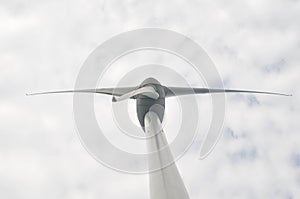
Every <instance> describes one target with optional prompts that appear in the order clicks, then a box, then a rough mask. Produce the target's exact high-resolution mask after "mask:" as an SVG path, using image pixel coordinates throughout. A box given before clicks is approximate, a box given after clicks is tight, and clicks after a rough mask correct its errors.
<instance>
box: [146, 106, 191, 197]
mask: <svg viewBox="0 0 300 199" xmlns="http://www.w3.org/2000/svg"><path fill="white" fill-rule="evenodd" d="M145 131H146V133H147V134H148V136H150V135H152V137H151V138H149V139H147V149H148V151H149V152H153V151H158V153H156V154H152V155H149V158H148V165H149V168H150V169H151V168H160V167H163V166H164V165H165V164H166V163H167V162H170V161H171V160H173V155H172V152H171V150H170V148H169V146H168V142H167V139H166V137H165V134H164V132H163V130H162V125H161V122H160V120H159V117H158V116H157V114H156V113H154V112H148V113H147V114H146V116H145ZM160 149H163V150H160ZM171 162H172V161H171ZM149 186H150V198H151V199H189V195H188V192H187V190H186V187H185V185H184V183H183V181H182V178H181V176H180V174H179V172H178V169H177V167H176V164H175V163H173V164H171V165H170V166H167V167H165V168H163V169H159V170H157V171H154V172H151V173H150V174H149Z"/></svg>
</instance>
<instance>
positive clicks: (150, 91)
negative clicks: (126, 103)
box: [112, 86, 159, 102]
mask: <svg viewBox="0 0 300 199" xmlns="http://www.w3.org/2000/svg"><path fill="white" fill-rule="evenodd" d="M136 95H145V96H147V97H150V98H152V99H158V97H159V94H158V93H157V92H156V91H155V89H154V88H153V87H152V86H145V87H141V88H138V89H135V90H133V91H131V92H128V93H126V94H124V95H122V96H120V97H118V98H116V97H113V99H112V101H113V102H119V101H122V100H126V99H129V98H132V97H134V96H136Z"/></svg>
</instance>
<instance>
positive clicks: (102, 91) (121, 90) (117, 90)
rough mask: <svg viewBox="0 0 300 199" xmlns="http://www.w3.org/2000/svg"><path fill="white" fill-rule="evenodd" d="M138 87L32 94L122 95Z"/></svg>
mask: <svg viewBox="0 0 300 199" xmlns="http://www.w3.org/2000/svg"><path fill="white" fill-rule="evenodd" d="M134 89H136V87H121V88H96V89H79V90H64V91H50V92H39V93H30V94H26V95H27V96H30V95H45V94H59V93H97V94H107V95H114V96H122V95H124V94H125V93H128V92H130V91H133V90H134Z"/></svg>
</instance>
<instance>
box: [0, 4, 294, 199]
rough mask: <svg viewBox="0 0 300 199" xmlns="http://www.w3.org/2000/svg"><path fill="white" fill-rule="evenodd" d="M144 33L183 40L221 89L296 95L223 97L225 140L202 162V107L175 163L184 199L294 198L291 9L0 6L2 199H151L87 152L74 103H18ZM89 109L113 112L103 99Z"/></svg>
mask: <svg viewBox="0 0 300 199" xmlns="http://www.w3.org/2000/svg"><path fill="white" fill-rule="evenodd" d="M143 27H158V28H166V29H170V30H174V31H177V32H179V33H182V34H184V35H186V36H188V37H190V38H192V39H193V40H194V41H196V42H197V43H198V44H199V45H200V46H202V47H203V48H204V49H205V50H206V52H207V53H208V55H209V56H210V57H211V59H212V60H213V61H214V63H215V65H216V67H217V69H218V71H219V72H220V74H221V76H222V78H223V81H224V85H225V87H230V88H244V89H256V90H268V91H278V92H285V93H292V94H293V97H271V96H254V95H227V103H226V121H225V124H224V128H223V136H222V138H221V139H220V141H219V143H218V145H217V146H216V148H215V150H214V151H213V153H212V154H210V156H209V157H208V158H206V159H205V160H198V157H199V149H200V144H201V143H200V142H201V136H203V134H204V133H205V132H204V131H205V128H207V126H209V115H210V114H209V112H210V111H211V110H210V109H209V108H207V107H209V102H210V101H209V99H210V98H209V97H202V96H199V99H198V100H199V102H200V104H201V105H200V106H199V107H200V108H199V110H201V111H202V112H201V114H200V118H201V119H202V124H203V126H204V127H205V128H203V129H204V131H203V132H199V135H200V139H199V140H197V141H196V143H195V144H194V145H193V146H192V147H191V149H190V150H189V151H188V152H187V153H186V155H185V156H184V157H183V158H181V159H180V160H179V161H178V162H177V163H178V167H179V170H180V173H181V174H182V177H183V180H184V182H185V184H186V186H187V189H188V191H189V193H190V196H191V198H192V199H196V198H210V199H217V198H228V199H229V198H230V199H232V198H238V199H241V198H272V199H277V198H278V199H292V198H293V199H295V198H300V131H299V129H300V124H299V120H300V103H299V101H300V92H299V90H300V78H299V74H300V37H299V35H300V1H299V0H251V1H250V0H249V1H232V0H226V1H225V0H217V1H213V2H212V1H209V0H204V1H196V0H189V1H183V0H164V1H138V0H130V1H129V0H123V1H116V0H109V1H104V0H100V1H94V0H93V1H84V0H72V1H71V0H52V1H36V0H28V1H17V0H16V1H15V0H12V1H11V0H0V91H1V92H0V198H8V199H16V198H18V199H19V198H22V199H23V198H24V199H25V198H28V199H29V198H30V199H35V198H36V199H38V198H45V199H47V198H49V199H50V198H51V199H52V198H67V199H68V198H70V199H71V198H72V199H76V198H91V199H92V198H122V199H140V198H149V196H148V184H147V175H130V174H124V173H118V172H116V171H113V170H110V169H108V168H106V167H104V166H103V165H101V164H99V163H98V162H97V161H96V160H94V159H93V158H92V157H91V156H90V155H89V154H88V153H87V152H86V150H85V149H84V147H83V146H82V145H81V143H80V141H79V138H78V136H77V133H76V130H75V124H74V120H73V110H72V95H55V96H54V95H53V96H47V97H46V96H40V97H26V96H25V93H27V92H34V91H44V90H53V89H58V90H59V89H70V88H73V87H74V84H75V80H76V77H77V74H78V72H79V70H80V67H81V65H82V63H83V62H84V60H85V59H86V58H87V56H88V55H89V53H91V52H92V51H93V50H94V49H95V48H96V47H97V46H98V45H99V44H101V43H102V42H104V41H105V40H107V39H109V38H111V37H112V36H113V35H116V34H118V33H121V32H124V31H129V30H132V29H137V28H143ZM133 59H134V58H132V60H133ZM127 63H128V64H130V61H128V62H127ZM190 75H191V74H190ZM185 77H186V78H187V79H189V78H190V79H192V77H191V76H189V73H187V74H186V75H185ZM111 78H112V79H118V76H112V77H111ZM192 82H193V80H192ZM196 82H197V81H196ZM194 83H195V82H194ZM201 83H202V82H201V81H199V86H201ZM107 84H109V83H107ZM96 100H97V102H96V103H98V105H99V103H100V105H99V106H101V105H102V106H104V107H105V106H106V107H107V108H106V109H107V110H105V111H107V112H108V113H110V111H109V110H110V108H111V98H110V97H107V96H103V97H97V98H96ZM170 104H171V105H170V106H169V107H172V106H177V105H176V103H175V102H170ZM206 105H207V106H206ZM131 107H132V108H134V106H131ZM169 109H171V108H169ZM174 109H176V107H175V108H174ZM98 110H99V111H101V109H98ZM166 117H167V118H172V115H170V114H169V116H168V114H167V115H166ZM98 119H99V120H101V117H100V118H99V117H98ZM170 120H171V119H170ZM169 125H170V124H169ZM166 133H167V135H168V132H167V131H166Z"/></svg>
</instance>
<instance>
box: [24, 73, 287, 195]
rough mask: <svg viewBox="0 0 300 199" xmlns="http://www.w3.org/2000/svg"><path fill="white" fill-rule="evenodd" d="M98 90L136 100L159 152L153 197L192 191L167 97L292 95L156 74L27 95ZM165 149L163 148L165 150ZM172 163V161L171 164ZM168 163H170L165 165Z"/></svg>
mask: <svg viewBox="0 0 300 199" xmlns="http://www.w3.org/2000/svg"><path fill="white" fill-rule="evenodd" d="M75 92H80V93H97V94H107V95H112V96H113V98H112V101H113V102H118V101H122V100H126V99H135V100H136V110H137V117H138V120H139V122H140V125H141V128H142V129H143V131H144V132H145V133H146V134H147V137H148V139H147V150H148V151H149V152H150V151H157V152H158V153H155V154H150V153H149V156H148V166H149V168H154V167H155V168H159V169H158V170H156V171H153V172H150V173H149V188H150V198H151V199H189V198H190V197H189V194H188V192H187V189H186V187H185V185H184V183H183V180H182V178H181V176H180V174H179V172H178V169H177V167H176V164H175V163H174V160H173V155H172V152H171V150H170V148H169V145H168V142H167V139H166V135H165V133H164V131H163V129H162V121H163V118H164V113H165V98H167V97H172V96H181V95H192V94H208V93H234V92H238V93H256V94H271V95H282V96H290V95H286V94H282V93H273V92H262V91H249V90H233V89H214V88H186V87H166V86H163V85H161V84H160V82H159V81H157V80H156V79H154V78H147V79H146V80H144V81H143V82H142V83H141V84H140V85H139V86H137V87H121V88H100V89H83V90H66V91H52V92H41V93H32V94H27V95H40V94H55V93H75ZM162 149H163V150H162ZM168 163H171V164H168ZM165 165H167V166H165Z"/></svg>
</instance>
